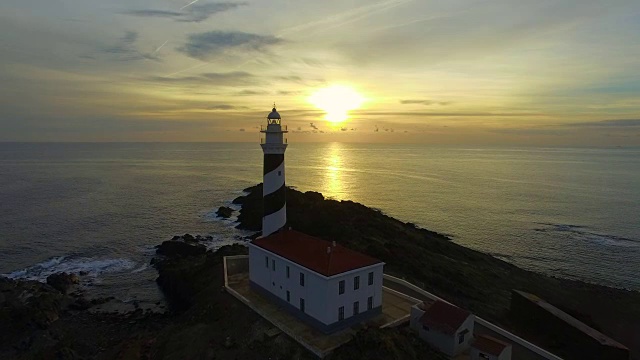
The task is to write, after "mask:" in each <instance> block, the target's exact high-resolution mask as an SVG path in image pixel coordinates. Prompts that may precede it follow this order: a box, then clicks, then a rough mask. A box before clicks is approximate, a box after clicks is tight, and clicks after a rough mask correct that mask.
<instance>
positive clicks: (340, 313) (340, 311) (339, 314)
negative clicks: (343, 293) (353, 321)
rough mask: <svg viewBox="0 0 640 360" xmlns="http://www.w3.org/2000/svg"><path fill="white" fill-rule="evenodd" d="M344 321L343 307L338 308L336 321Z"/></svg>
mask: <svg viewBox="0 0 640 360" xmlns="http://www.w3.org/2000/svg"><path fill="white" fill-rule="evenodd" d="M340 320H344V306H340V307H339V308H338V321H340Z"/></svg>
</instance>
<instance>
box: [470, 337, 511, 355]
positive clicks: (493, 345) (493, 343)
mask: <svg viewBox="0 0 640 360" xmlns="http://www.w3.org/2000/svg"><path fill="white" fill-rule="evenodd" d="M512 349H513V346H511V344H508V343H506V342H504V341H502V340H498V339H496V338H494V337H493V336H489V335H478V336H476V339H475V341H474V342H473V345H471V360H511V352H512Z"/></svg>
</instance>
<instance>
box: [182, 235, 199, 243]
mask: <svg viewBox="0 0 640 360" xmlns="http://www.w3.org/2000/svg"><path fill="white" fill-rule="evenodd" d="M182 240H184V241H186V242H195V241H196V238H194V237H193V235H191V234H184V235H182Z"/></svg>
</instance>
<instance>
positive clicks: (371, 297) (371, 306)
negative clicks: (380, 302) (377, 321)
mask: <svg viewBox="0 0 640 360" xmlns="http://www.w3.org/2000/svg"><path fill="white" fill-rule="evenodd" d="M371 309H373V296H369V298H367V310H371Z"/></svg>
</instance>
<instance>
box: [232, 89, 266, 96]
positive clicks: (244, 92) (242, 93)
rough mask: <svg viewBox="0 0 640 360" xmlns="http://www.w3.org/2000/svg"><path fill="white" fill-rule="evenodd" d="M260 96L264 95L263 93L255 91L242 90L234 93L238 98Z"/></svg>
mask: <svg viewBox="0 0 640 360" xmlns="http://www.w3.org/2000/svg"><path fill="white" fill-rule="evenodd" d="M262 94H264V92H262V91H256V90H242V91H240V92H238V93H236V95H240V96H250V95H262Z"/></svg>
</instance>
